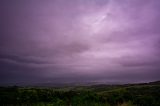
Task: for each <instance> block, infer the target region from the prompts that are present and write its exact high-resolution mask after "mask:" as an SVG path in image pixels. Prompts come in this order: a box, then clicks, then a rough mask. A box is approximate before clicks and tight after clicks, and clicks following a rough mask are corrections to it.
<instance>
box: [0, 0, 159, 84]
mask: <svg viewBox="0 0 160 106" xmlns="http://www.w3.org/2000/svg"><path fill="white" fill-rule="evenodd" d="M159 11H160V1H159V0H0V84H17V83H18V84H25V83H30V84H31V83H48V82H49V83H50V82H57V83H59V82H124V83H126V82H146V81H155V80H160V12H159Z"/></svg>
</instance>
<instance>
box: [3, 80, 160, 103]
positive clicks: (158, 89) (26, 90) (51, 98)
mask: <svg viewBox="0 0 160 106" xmlns="http://www.w3.org/2000/svg"><path fill="white" fill-rule="evenodd" d="M0 105H1V106H160V84H159V83H149V84H135V85H95V86H81V87H63V88H40V87H33V88H31V87H17V86H14V87H0Z"/></svg>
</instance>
